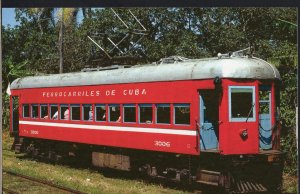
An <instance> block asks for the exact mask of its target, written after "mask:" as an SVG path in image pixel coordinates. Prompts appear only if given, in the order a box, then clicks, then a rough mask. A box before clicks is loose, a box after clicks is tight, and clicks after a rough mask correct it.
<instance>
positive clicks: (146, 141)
mask: <svg viewBox="0 0 300 194" xmlns="http://www.w3.org/2000/svg"><path fill="white" fill-rule="evenodd" d="M203 88H205V89H213V88H214V84H213V80H201V81H195V80H193V81H176V82H159V83H158V82H156V83H133V84H114V85H99V86H80V87H61V88H59V87H58V88H32V89H22V90H14V91H13V95H19V96H20V104H24V103H27V104H126V103H130V104H140V103H141V104H142V103H151V104H157V103H174V104H176V103H179V104H180V103H188V104H190V114H191V115H190V125H175V124H173V122H172V121H173V116H174V115H173V106H171V107H170V108H171V115H170V116H171V124H165V125H162V124H138V123H111V122H107V121H106V122H101V123H100V122H95V121H94V122H91V123H90V122H85V121H71V120H68V121H66V120H55V121H53V120H49V119H32V118H20V120H21V121H25V122H47V123H53V122H55V123H58V124H78V125H84V124H89V125H90V124H92V125H94V126H106V127H109V126H111V127H112V128H114V129H115V128H116V127H131V128H133V129H134V128H139V127H142V128H146V129H147V128H149V129H152V128H154V129H158V130H160V129H161V130H164V129H172V130H174V131H176V130H181V131H183V133H185V131H186V132H187V133H193V134H194V135H182V134H172V133H171V134H164V133H151V132H148V133H143V132H137V131H135V132H124V131H109V130H108V131H105V130H92V129H78V128H66V127H57V126H56V127H53V126H43V125H38V126H37V125H28V124H20V135H21V136H25V137H35V138H43V139H53V140H61V141H71V142H80V143H88V144H96V145H106V146H115V147H126V148H133V149H143V150H153V151H163V152H174V153H181V154H199V137H198V135H197V134H196V120H198V119H199V97H198V90H199V89H203ZM121 108H122V106H121ZM121 112H122V111H121ZM20 115H22V113H21V114H20ZM168 145H169V146H168Z"/></svg>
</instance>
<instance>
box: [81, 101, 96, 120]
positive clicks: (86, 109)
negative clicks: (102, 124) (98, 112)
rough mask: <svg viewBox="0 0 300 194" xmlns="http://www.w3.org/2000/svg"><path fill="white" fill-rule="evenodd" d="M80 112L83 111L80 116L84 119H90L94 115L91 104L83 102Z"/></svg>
mask: <svg viewBox="0 0 300 194" xmlns="http://www.w3.org/2000/svg"><path fill="white" fill-rule="evenodd" d="M82 113H83V115H82V117H83V120H84V121H92V120H93V115H94V110H93V105H91V104H84V105H83V110H82Z"/></svg>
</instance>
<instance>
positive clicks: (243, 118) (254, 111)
mask: <svg viewBox="0 0 300 194" xmlns="http://www.w3.org/2000/svg"><path fill="white" fill-rule="evenodd" d="M232 89H233V90H234V89H240V90H243V89H248V90H249V89H251V90H252V104H251V106H253V105H254V107H253V108H252V111H253V117H249V118H248V120H247V122H256V107H257V104H256V87H255V86H229V87H228V111H229V112H228V116H229V122H246V119H247V117H240V118H236V117H232V112H231V105H232V103H231V94H232ZM245 93H248V92H245Z"/></svg>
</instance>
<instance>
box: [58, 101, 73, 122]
mask: <svg viewBox="0 0 300 194" xmlns="http://www.w3.org/2000/svg"><path fill="white" fill-rule="evenodd" d="M63 107H66V108H67V109H69V119H62V118H61V117H62V116H63V117H65V111H64V112H62V111H61V108H63ZM58 114H59V118H58V120H61V121H69V120H70V118H71V117H70V108H69V105H68V104H60V105H59V111H58Z"/></svg>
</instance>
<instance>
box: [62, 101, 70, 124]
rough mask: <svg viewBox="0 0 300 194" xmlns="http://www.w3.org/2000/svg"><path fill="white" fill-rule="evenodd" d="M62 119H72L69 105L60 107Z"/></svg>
mask: <svg viewBox="0 0 300 194" xmlns="http://www.w3.org/2000/svg"><path fill="white" fill-rule="evenodd" d="M60 119H61V120H69V119H70V110H69V107H68V105H67V104H61V105H60Z"/></svg>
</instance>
